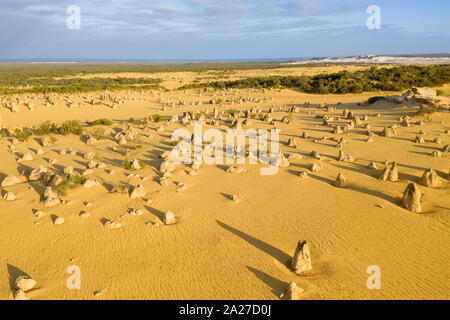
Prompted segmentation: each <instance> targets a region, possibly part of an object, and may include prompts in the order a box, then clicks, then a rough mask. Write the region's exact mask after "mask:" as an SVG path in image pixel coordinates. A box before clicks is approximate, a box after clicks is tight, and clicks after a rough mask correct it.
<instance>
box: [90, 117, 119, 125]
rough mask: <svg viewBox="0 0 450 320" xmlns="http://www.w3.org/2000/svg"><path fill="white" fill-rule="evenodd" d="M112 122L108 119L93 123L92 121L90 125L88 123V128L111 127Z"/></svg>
mask: <svg viewBox="0 0 450 320" xmlns="http://www.w3.org/2000/svg"><path fill="white" fill-rule="evenodd" d="M113 123H114V122H113V121H112V120H110V119H106V118H101V119H97V120H95V121H92V122H91V123H89V125H90V126H100V125H101V126H112V125H113Z"/></svg>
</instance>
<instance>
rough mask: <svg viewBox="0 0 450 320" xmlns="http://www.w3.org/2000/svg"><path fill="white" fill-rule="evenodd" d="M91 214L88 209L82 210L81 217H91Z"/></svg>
mask: <svg viewBox="0 0 450 320" xmlns="http://www.w3.org/2000/svg"><path fill="white" fill-rule="evenodd" d="M90 216H91V214H90V213H89V212H86V211H81V212H80V217H81V218H89V217H90Z"/></svg>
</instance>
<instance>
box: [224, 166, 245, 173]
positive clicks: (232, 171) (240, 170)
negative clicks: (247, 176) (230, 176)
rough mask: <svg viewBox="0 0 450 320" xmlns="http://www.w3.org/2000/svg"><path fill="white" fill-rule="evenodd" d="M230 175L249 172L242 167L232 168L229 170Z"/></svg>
mask: <svg viewBox="0 0 450 320" xmlns="http://www.w3.org/2000/svg"><path fill="white" fill-rule="evenodd" d="M227 172H228V173H244V172H247V169H245V168H244V167H241V166H231V167H229V168H228V169H227Z"/></svg>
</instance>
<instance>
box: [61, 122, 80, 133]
mask: <svg viewBox="0 0 450 320" xmlns="http://www.w3.org/2000/svg"><path fill="white" fill-rule="evenodd" d="M57 131H58V133H59V134H62V135H65V136H66V135H68V134H76V135H80V134H82V133H83V128H82V127H81V124H80V121H78V120H68V121H65V122H63V123H62V124H61V126H60V127H58V129H57Z"/></svg>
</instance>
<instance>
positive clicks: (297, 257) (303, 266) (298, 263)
mask: <svg viewBox="0 0 450 320" xmlns="http://www.w3.org/2000/svg"><path fill="white" fill-rule="evenodd" d="M291 267H292V269H293V270H294V271H295V273H297V274H303V273H305V272H307V271H309V270H311V269H312V266H311V256H310V254H309V246H308V243H307V242H306V241H299V242H298V245H297V248H296V250H295V254H294V257H293V258H292V261H291Z"/></svg>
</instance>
